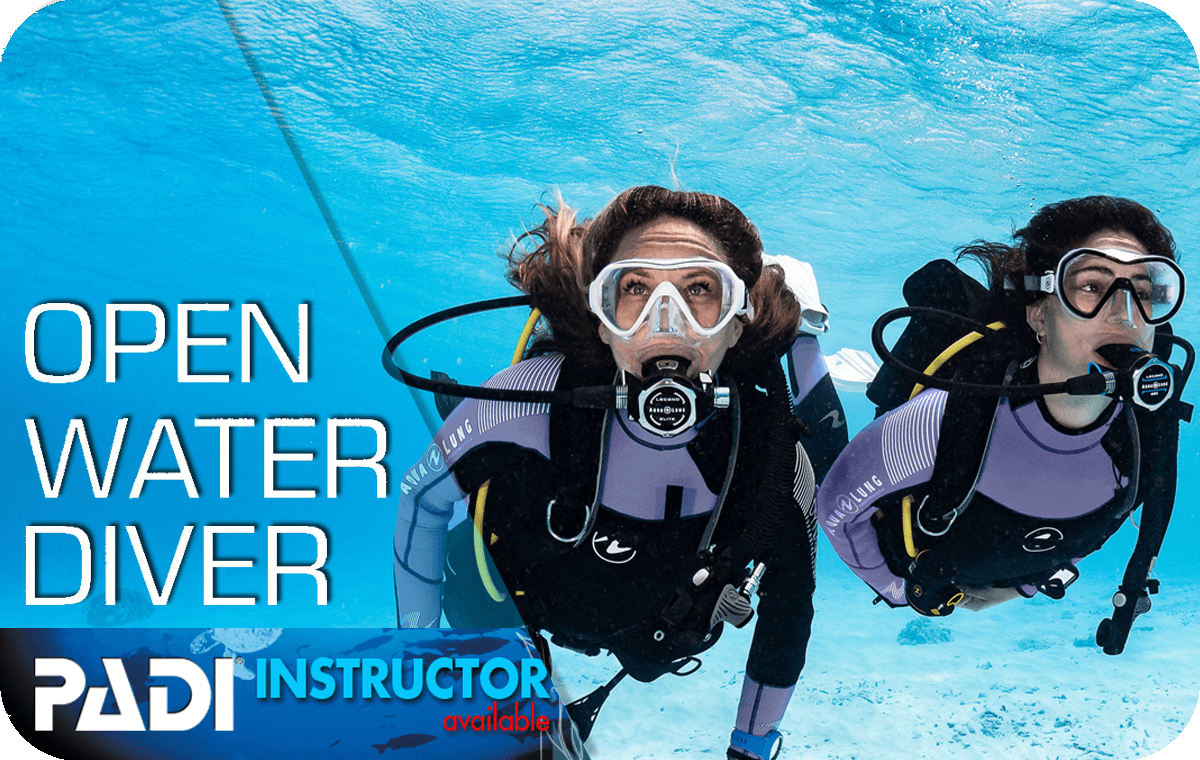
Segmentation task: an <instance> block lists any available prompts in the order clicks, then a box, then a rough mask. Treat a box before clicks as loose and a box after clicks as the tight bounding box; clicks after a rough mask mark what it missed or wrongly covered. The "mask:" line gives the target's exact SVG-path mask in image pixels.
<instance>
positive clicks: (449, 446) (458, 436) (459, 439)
mask: <svg viewBox="0 0 1200 760" xmlns="http://www.w3.org/2000/svg"><path fill="white" fill-rule="evenodd" d="M443 429H444V428H443ZM474 432H475V431H474V430H472V429H471V420H470V418H467V419H464V420H463V423H462V424H461V425H459V426H458V427H456V428H454V430H451V431H450V434H449V435H447V436H446V437H445V438H443V439H442V440H441V444H442V453H443V454H445V455H446V456H450V454H451V453H452V452H453V451H454V450H455V449H457V448H458V447H459V446H461V445H462V443H463V441H465V440H467V436H468V435H470V434H471V433H474Z"/></svg>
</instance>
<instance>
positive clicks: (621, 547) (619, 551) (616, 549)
mask: <svg viewBox="0 0 1200 760" xmlns="http://www.w3.org/2000/svg"><path fill="white" fill-rule="evenodd" d="M592 551H594V552H596V556H597V557H599V558H600V559H602V560H604V561H605V562H608V563H610V564H613V565H624V564H625V563H626V562H628V561H629V560H631V559H633V558H634V557H635V556H637V550H636V549H634V548H633V547H632V546H626V545H625V544H623V543H621V539H620V538H618V537H616V536H602V535H600V534H599V533H597V534H596V535H594V536H592Z"/></svg>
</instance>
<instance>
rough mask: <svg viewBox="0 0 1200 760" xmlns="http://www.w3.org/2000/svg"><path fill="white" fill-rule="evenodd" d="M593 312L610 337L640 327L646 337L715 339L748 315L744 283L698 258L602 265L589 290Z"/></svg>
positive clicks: (625, 334) (627, 334)
mask: <svg viewBox="0 0 1200 760" xmlns="http://www.w3.org/2000/svg"><path fill="white" fill-rule="evenodd" d="M588 303H589V306H590V307H591V309H592V311H593V312H594V313H595V314H596V316H598V317H599V318H600V321H601V322H603V323H604V326H605V327H607V328H608V330H609V331H610V332H612V333H613V334H614V335H615V336H617V337H619V338H629V337H631V336H632V335H633V334H634V333H635V332H637V330H638V329H640V328H641V326H642V325H643V324H647V325H648V332H649V334H650V335H673V336H679V337H687V336H688V333H691V335H692V336H694V337H698V338H708V337H712V336H714V335H716V334H717V333H719V332H720V331H721V330H722V329H724V328H725V326H726V325H728V324H729V322H730V321H731V320H732V319H733V318H734V317H735V316H737V315H738V314H748V313H751V309H750V306H749V304H748V302H747V299H746V288H745V285H744V283H743V282H742V281H741V280H740V279H739V278H738V277H737V276H736V275H735V274H734V273H733V270H732V269H731V268H730V267H729V266H728V265H726V264H723V263H721V262H719V261H712V260H710V259H703V258H690V259H625V260H623V261H619V262H614V263H612V264H609V265H608V266H606V267H605V268H604V269H603V270H602V271H601V272H600V274H599V275H598V276H597V277H596V279H595V280H594V281H593V282H592V284H591V286H590V287H589V288H588Z"/></svg>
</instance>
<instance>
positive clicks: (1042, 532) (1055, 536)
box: [1022, 527, 1063, 554]
mask: <svg viewBox="0 0 1200 760" xmlns="http://www.w3.org/2000/svg"><path fill="white" fill-rule="evenodd" d="M1062 540H1063V534H1062V531H1061V530H1059V529H1058V528H1050V527H1046V528H1036V529H1034V530H1031V531H1029V533H1027V534H1025V543H1024V544H1022V547H1023V548H1024V549H1025V551H1027V552H1030V553H1032V554H1036V553H1038V552H1048V551H1050V550H1051V549H1053V548H1054V547H1056V546H1058V542H1059V541H1062Z"/></svg>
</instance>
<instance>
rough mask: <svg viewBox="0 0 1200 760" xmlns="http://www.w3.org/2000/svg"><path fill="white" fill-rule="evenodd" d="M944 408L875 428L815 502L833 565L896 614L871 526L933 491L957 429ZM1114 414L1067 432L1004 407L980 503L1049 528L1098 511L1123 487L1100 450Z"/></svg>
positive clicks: (939, 404)
mask: <svg viewBox="0 0 1200 760" xmlns="http://www.w3.org/2000/svg"><path fill="white" fill-rule="evenodd" d="M946 401H947V394H946V392H945V391H940V390H927V391H925V392H923V393H921V394H920V395H918V396H917V397H916V398H914V399H912V400H911V401H909V402H908V403H906V404H904V405H902V406H900V407H897V408H896V409H893V410H892V411H890V412H888V413H887V414H885V415H883V416H882V417H879V418H878V419H876V420H875V421H874V422H872V423H871V424H870V425H868V426H867V427H865V428H864V429H863V430H862V432H860V433H859V434H858V435H856V436H855V437H854V440H852V441H851V442H850V444H849V445H848V446H847V447H846V449H845V450H844V451H843V452H842V454H841V456H840V457H838V460H837V461H836V462H835V463H834V465H833V467H832V468H831V469H830V471H829V475H828V477H827V478H826V479H825V480H824V482H823V483H822V485H821V490H820V493H819V494H818V498H817V522H818V524H819V525H820V526H821V529H822V530H823V531H824V532H825V535H826V537H827V538H828V539H829V542H830V543H831V544H832V545H833V548H834V550H835V551H837V553H838V556H840V557H841V558H842V560H844V561H845V562H846V564H847V565H849V566H850V569H851V570H853V571H854V572H855V574H856V575H858V577H860V578H862V579H863V580H864V581H866V582H867V584H869V585H870V586H871V587H872V588H873V589H875V590H876V591H878V592H879V594H880V595H882V596H883V597H884V599H885V600H886V601H888V602H889V603H891V604H893V605H903V604H906V601H905V595H904V579H903V578H900V577H898V576H896V575H895V574H893V573H892V572H891V571H890V570H889V569H888V566H887V564H886V562H885V560H884V555H883V551H882V550H881V547H880V540H879V538H878V536H877V534H876V526H875V524H874V523H873V521H872V519H871V518H872V515H874V514H875V513H876V511H877V510H878V508H879V504H880V503H881V501H882V500H884V499H885V498H886V497H889V496H896V495H900V494H905V493H909V492H911V490H912V489H913V488H914V487H916V486H919V485H921V484H923V483H926V482H927V481H929V479H930V477H931V475H932V474H933V468H934V462H935V459H936V458H937V456H938V455H939V448H938V444H939V439H940V437H941V431H942V426H943V424H954V423H953V422H947V421H945V420H943V417H944V414H945V409H946ZM1119 411H1120V405H1119V404H1115V405H1114V406H1113V407H1110V410H1109V412H1107V413H1106V414H1105V416H1104V417H1102V418H1101V420H1100V421H1098V422H1097V423H1095V424H1093V425H1091V426H1089V427H1088V428H1085V429H1084V430H1082V431H1077V432H1073V431H1067V430H1064V429H1062V428H1061V427H1060V426H1058V425H1056V424H1055V423H1053V422H1052V421H1051V420H1050V419H1048V413H1047V412H1046V410H1045V408H1044V406H1043V405H1042V404H1041V403H1040V402H1030V403H1026V404H1024V405H1022V406H1018V407H1017V408H1016V409H1014V408H1012V407H1011V406H1010V405H1009V403H1008V400H1007V399H1005V400H1002V401H1001V402H1000V404H999V405H998V406H997V408H996V414H995V418H994V427H993V431H992V438H991V444H990V446H989V449H988V454H987V456H986V458H985V459H984V462H983V471H982V474H981V476H980V478H979V481H978V483H977V485H976V494H977V495H978V496H983V497H985V498H987V499H990V500H992V501H994V502H996V503H997V504H999V505H1001V506H1002V507H1004V508H1006V509H1008V510H1011V511H1013V512H1015V513H1017V514H1019V515H1026V516H1030V517H1034V518H1045V519H1046V520H1047V521H1053V520H1065V519H1071V518H1077V517H1081V516H1084V515H1088V514H1090V513H1093V512H1095V511H1096V510H1099V509H1100V508H1101V507H1104V506H1105V505H1106V504H1109V503H1110V502H1111V501H1112V500H1113V499H1114V497H1115V496H1116V495H1117V493H1118V489H1119V488H1123V487H1125V486H1127V485H1128V484H1129V479H1128V478H1127V477H1125V476H1122V475H1118V474H1117V468H1116V467H1115V466H1114V463H1113V459H1112V457H1111V456H1110V455H1109V453H1108V452H1107V451H1106V450H1105V448H1104V447H1103V446H1101V445H1100V443H1101V439H1102V438H1103V437H1104V436H1105V435H1106V434H1107V433H1108V431H1109V428H1110V427H1111V426H1112V425H1113V424H1114V420H1115V419H1117V418H1118V413H1119ZM1118 424H1119V423H1118ZM986 434H987V431H986V430H980V431H979V435H986ZM944 455H946V456H952V455H953V452H944ZM978 496H977V497H976V498H978ZM1039 548H1040V547H1036V546H1035V547H1032V548H1031V549H1029V551H1031V552H1033V551H1034V550H1035V549H1039ZM1023 589H1024V590H1025V591H1026V592H1027V593H1030V592H1031V591H1032V587H1023Z"/></svg>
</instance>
